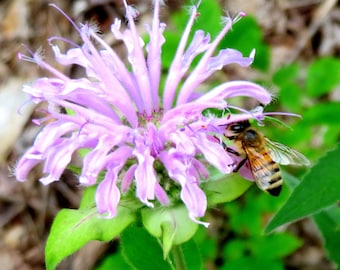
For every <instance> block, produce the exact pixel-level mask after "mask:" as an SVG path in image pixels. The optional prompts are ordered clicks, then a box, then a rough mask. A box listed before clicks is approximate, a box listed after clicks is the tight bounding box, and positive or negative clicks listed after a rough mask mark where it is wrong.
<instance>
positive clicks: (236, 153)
mask: <svg viewBox="0 0 340 270" xmlns="http://www.w3.org/2000/svg"><path fill="white" fill-rule="evenodd" d="M223 146H224V150H226V151H227V152H229V153H230V154H233V155H235V156H238V157H239V156H240V153H239V152H237V151H236V150H234V149H232V148H230V147H228V146H226V145H223Z"/></svg>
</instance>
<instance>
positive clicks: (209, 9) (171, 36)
mask: <svg viewBox="0 0 340 270" xmlns="http://www.w3.org/2000/svg"><path fill="white" fill-rule="evenodd" d="M50 2H51V1H45V0H2V1H0V16H1V20H0V266H1V267H0V268H1V269H7V270H12V269H23V270H25V269H37V270H38V269H45V265H44V246H45V241H46V238H47V236H48V232H49V229H50V226H51V223H52V221H53V218H54V216H55V215H56V213H57V212H58V211H59V210H60V209H61V208H76V207H77V206H78V204H79V201H80V196H81V192H82V190H81V188H80V187H79V186H78V185H77V178H76V176H75V175H73V173H71V172H68V171H66V172H65V173H64V175H63V177H62V179H61V180H62V181H59V182H57V183H53V184H51V185H49V186H42V184H40V183H39V182H38V181H36V180H37V179H38V178H39V173H40V170H39V168H37V169H36V171H35V172H34V173H33V174H31V176H30V179H29V180H28V181H26V182H25V183H19V182H17V181H16V180H15V178H14V177H13V175H12V171H13V168H15V164H16V161H17V160H18V158H19V157H20V156H21V155H22V154H23V153H24V151H25V150H26V149H27V148H28V147H29V146H30V145H31V144H32V142H33V140H34V138H35V136H36V134H37V132H38V131H39V127H37V126H35V125H33V124H32V119H34V118H37V117H38V116H39V109H43V108H42V107H43V105H39V106H40V108H36V106H34V104H31V103H26V101H27V100H28V97H27V96H26V95H25V93H24V92H23V91H22V85H24V84H29V83H31V82H33V81H34V80H35V79H36V78H37V77H41V76H47V75H48V74H47V73H46V72H45V71H44V70H41V69H39V68H38V67H37V66H36V65H34V64H32V63H29V62H26V61H20V60H19V59H18V57H17V54H18V53H19V52H22V53H24V54H27V55H28V54H29V53H28V52H27V48H29V49H31V50H32V51H36V50H38V49H39V48H42V50H43V55H44V57H45V59H46V60H47V62H49V63H52V64H55V63H54V60H53V54H52V51H51V49H50V47H49V45H48V42H47V39H48V38H49V37H51V36H63V37H65V38H68V39H70V40H73V41H74V42H78V41H79V36H78V34H77V32H76V31H75V29H74V28H73V27H72V25H71V24H70V23H69V22H68V21H67V20H66V18H65V17H64V16H63V15H62V14H60V13H59V12H58V11H57V10H55V9H53V8H51V7H49V6H48V4H49V3H50ZM128 2H129V4H133V5H134V6H135V7H136V8H137V9H138V10H139V12H140V16H139V17H138V19H137V21H138V27H139V28H140V31H141V32H142V33H145V28H144V24H145V23H146V22H150V20H151V17H150V15H151V10H152V9H151V1H137V0H135V1H128ZM55 3H56V4H57V5H58V6H59V7H60V8H61V9H62V10H64V11H65V12H66V13H67V14H68V15H69V16H70V17H71V18H72V19H73V20H74V21H76V22H77V23H81V22H84V21H93V22H97V23H98V25H99V26H100V29H101V31H102V33H103V38H104V39H105V40H107V42H109V43H110V44H111V45H112V46H113V47H115V48H116V49H117V50H118V51H119V50H120V49H121V46H120V45H121V44H120V43H119V42H117V41H115V40H114V39H113V37H112V36H111V35H110V33H109V27H110V24H111V23H112V21H113V19H114V18H116V17H118V18H120V19H122V20H123V21H124V8H123V6H122V2H121V0H112V1H109V0H87V1H86V0H78V1H77V0H73V1H56V2H55ZM190 3H191V2H190ZM190 3H186V2H185V1H184V0H183V1H182V0H168V1H166V7H163V8H162V10H161V18H162V21H165V22H166V23H167V25H168V26H167V31H166V32H167V33H166V35H165V36H166V39H167V43H166V44H165V45H164V47H163V63H164V66H163V71H164V74H166V73H167V69H168V67H169V64H170V63H171V59H172V56H173V54H174V50H175V49H176V44H177V41H178V40H179V38H180V35H181V33H182V30H183V28H184V26H185V24H186V20H187V18H188V14H187V11H186V10H185V9H184V8H183V6H184V5H187V4H190ZM199 11H200V16H199V17H198V18H197V21H196V24H195V29H203V30H205V31H207V32H210V33H211V36H215V35H216V34H217V33H218V32H219V30H220V29H221V16H223V15H225V14H229V15H233V14H236V13H237V12H239V11H244V12H246V13H247V15H248V16H247V17H245V18H244V19H242V20H241V21H240V22H238V23H237V24H236V25H234V26H233V29H232V30H231V31H230V33H228V35H227V37H226V38H225V39H224V40H223V41H222V43H221V44H220V48H226V47H231V48H236V49H238V50H240V51H242V52H243V53H244V54H245V55H249V53H250V51H251V50H252V49H253V48H256V58H255V62H254V64H253V65H252V68H247V69H245V68H241V67H238V66H228V67H226V68H225V69H224V70H223V71H222V72H220V73H219V74H218V75H214V77H213V78H211V79H209V81H207V82H206V85H207V89H209V87H211V86H213V85H214V84H218V83H220V82H222V81H227V80H236V79H237V80H250V81H255V82H258V83H260V84H261V85H264V86H265V87H266V88H267V89H269V90H270V91H271V92H273V93H274V94H275V96H276V98H275V101H274V102H273V104H271V105H270V106H269V107H268V108H266V110H268V111H282V112H292V113H296V114H301V115H302V116H303V119H298V118H292V117H289V118H286V117H284V118H280V120H282V121H284V123H286V124H287V125H289V126H290V127H291V129H288V128H287V127H283V126H281V125H278V124H277V123H273V122H269V123H266V126H265V127H263V128H261V131H262V132H263V133H265V134H266V136H267V137H269V138H271V139H272V140H275V141H279V142H281V143H283V144H286V145H289V146H290V147H292V148H295V149H297V150H298V151H300V152H302V153H304V154H305V155H306V156H307V157H308V158H309V159H310V160H311V162H312V164H313V163H315V162H316V161H317V160H318V159H319V158H320V156H322V155H323V154H324V153H325V152H327V151H328V150H330V149H332V148H334V147H335V145H336V143H337V142H338V141H339V138H340V136H339V135H340V103H339V101H340V59H339V55H340V2H339V1H336V0H272V1H268V0H253V1H243V0H220V1H218V0H203V1H202V5H201V8H200V9H199ZM64 45H65V44H64ZM61 46H62V44H61ZM65 49H66V48H65ZM57 66H58V65H57ZM58 68H59V69H60V70H61V71H62V72H64V73H66V74H68V75H69V76H71V77H76V76H79V70H77V68H76V67H72V68H67V69H66V68H65V67H62V66H58ZM234 102H235V103H241V105H242V106H245V107H247V106H250V105H249V103H248V101H244V100H235V101H234ZM36 109H38V110H36ZM285 169H286V170H287V174H289V175H294V176H295V177H296V178H297V179H301V176H302V175H303V174H304V173H305V172H306V170H305V169H304V168H302V169H301V168H300V169H296V168H288V167H287V168H285ZM320 181H322V179H320ZM287 196H288V191H285V189H284V191H283V194H282V196H280V198H272V197H270V196H267V195H266V194H264V193H262V192H260V191H259V190H258V189H257V188H256V187H251V188H250V189H249V191H247V192H246V194H244V195H243V196H242V197H240V198H239V199H238V200H237V201H234V202H232V203H229V204H225V205H221V206H219V207H216V208H213V209H210V211H209V213H208V214H207V219H208V220H209V221H210V222H211V223H212V226H211V227H210V228H209V231H208V234H207V233H206V231H205V229H204V228H201V230H199V231H198V233H197V235H196V237H195V239H196V242H197V245H198V248H199V249H200V250H201V252H202V260H203V262H204V267H205V269H242V270H243V269H271V270H273V269H274V270H276V269H291V270H293V269H303V270H307V269H308V270H309V269H310V270H314V269H315V270H323V269H325V270H327V269H336V267H335V265H334V264H333V263H332V262H331V260H330V259H328V258H327V252H326V251H325V249H324V248H323V241H322V238H321V236H320V233H319V231H318V230H317V228H316V226H315V224H314V222H313V221H311V220H310V219H304V220H302V221H299V222H296V223H294V224H291V225H289V226H285V227H284V228H282V230H281V231H280V232H279V233H277V234H271V235H269V236H265V235H264V234H263V228H264V227H265V225H266V224H267V223H268V221H269V219H270V217H271V216H272V213H274V212H275V211H277V210H278V209H279V207H280V206H281V205H282V203H283V201H284V200H285V199H286V198H287ZM65 244H66V243H65ZM339 246H340V243H339ZM108 254H113V256H108ZM114 267H115V268H114ZM58 269H63V270H64V269H75V270H78V269H82V270H84V269H130V268H128V266H127V265H124V263H123V261H122V258H121V255H120V248H119V240H118V239H117V240H115V241H112V242H110V243H99V242H95V241H93V242H91V243H89V244H88V245H86V246H85V247H84V248H83V249H81V250H80V251H79V252H77V253H76V254H75V255H73V256H71V257H70V258H68V259H67V260H65V261H64V262H63V263H62V264H61V265H60V266H59V268H58Z"/></svg>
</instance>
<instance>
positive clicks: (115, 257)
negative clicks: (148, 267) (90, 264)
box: [95, 248, 133, 270]
mask: <svg viewBox="0 0 340 270" xmlns="http://www.w3.org/2000/svg"><path fill="white" fill-rule="evenodd" d="M112 269H124V270H133V268H132V266H131V265H129V264H128V263H127V262H126V259H125V258H124V256H123V255H122V252H121V248H119V249H118V251H117V252H114V253H111V254H109V255H107V256H106V257H105V258H104V259H103V261H101V263H100V264H99V266H98V267H96V268H95V270H112Z"/></svg>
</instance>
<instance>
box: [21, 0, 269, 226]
mask: <svg viewBox="0 0 340 270" xmlns="http://www.w3.org/2000/svg"><path fill="white" fill-rule="evenodd" d="M160 2H161V1H160V0H156V1H155V3H154V15H153V20H152V23H151V25H149V26H147V31H148V34H149V36H150V41H149V43H148V44H147V45H146V46H144V42H143V40H142V39H141V37H140V36H139V34H138V33H137V30H136V26H135V23H134V16H135V15H136V11H135V10H134V9H133V8H132V7H131V6H128V5H127V4H126V2H125V1H124V4H125V8H126V11H127V12H126V17H127V21H128V25H129V27H128V28H127V29H125V30H121V21H120V20H118V19H116V20H115V22H114V23H113V25H112V27H111V31H112V34H113V36H114V37H115V38H116V39H117V40H121V41H122V42H123V43H124V44H125V47H126V59H122V58H120V56H118V54H117V53H116V52H115V51H114V50H113V49H112V48H110V47H109V45H108V44H107V43H105V41H104V40H103V39H102V38H101V37H100V35H98V34H97V33H96V31H95V29H94V28H93V27H91V26H90V25H87V24H85V25H81V26H80V27H77V26H76V25H75V24H74V23H73V22H72V21H71V20H70V21H71V23H72V24H73V25H74V27H75V28H76V30H77V31H78V32H79V34H80V37H81V39H82V44H81V45H76V44H74V43H73V42H72V41H69V40H66V39H64V38H57V37H53V38H51V39H50V43H51V44H52V43H53V41H55V40H57V39H61V40H64V41H66V42H67V43H69V44H71V45H73V47H74V48H72V49H69V50H68V51H67V52H66V53H62V52H61V51H60V50H59V47H58V46H57V45H53V44H52V49H53V51H54V53H55V58H56V60H57V61H58V62H59V63H60V64H62V65H73V64H76V65H78V66H80V67H83V69H84V71H85V74H86V76H85V77H84V78H79V79H72V78H69V77H68V76H66V75H64V74H62V73H61V72H59V71H58V70H56V69H55V68H54V67H52V66H50V65H49V64H48V63H46V62H45V61H43V60H42V59H41V57H40V56H39V54H33V57H32V58H31V59H28V57H26V56H22V55H20V56H21V58H24V59H28V60H30V61H34V62H35V63H37V64H38V65H39V66H40V67H42V68H45V69H46V70H48V71H49V72H50V73H51V74H52V76H51V77H50V78H39V79H37V81H36V82H35V83H34V84H33V85H31V86H25V87H24V91H25V92H27V93H28V94H30V96H31V100H32V101H33V102H35V103H40V102H47V104H48V108H47V111H46V116H45V117H44V118H42V119H39V120H36V123H37V124H39V125H43V129H42V130H41V131H40V133H39V135H38V136H37V138H36V139H35V142H34V144H33V146H32V147H31V148H30V149H28V150H27V152H26V153H25V154H24V155H23V157H22V158H21V159H20V160H19V162H18V164H17V168H16V177H17V179H18V180H19V181H25V180H26V179H27V175H28V173H29V172H30V170H31V169H32V168H33V167H34V166H36V165H37V164H39V163H40V162H43V163H44V167H43V173H44V177H43V178H41V179H40V181H41V182H42V183H43V184H49V183H51V182H53V181H58V180H59V179H60V177H61V175H62V173H63V171H64V170H65V168H66V167H67V165H68V164H69V163H70V161H71V157H72V155H73V154H74V153H75V152H76V151H78V150H79V149H87V150H88V152H87V153H86V154H85V155H84V158H83V166H82V171H81V175H80V176H79V182H80V183H81V184H83V185H84V186H90V185H94V184H98V182H99V185H98V187H97V191H96V198H95V199H96V204H97V209H98V211H99V213H101V214H106V216H107V217H108V218H111V217H114V216H115V215H116V211H117V206H118V204H119V202H120V198H121V196H128V194H131V192H132V191H133V192H135V196H136V197H137V198H138V199H139V200H140V201H141V202H142V203H143V204H145V205H146V206H148V207H154V205H155V204H156V203H160V204H162V205H169V204H170V205H171V204H175V203H178V201H180V200H181V201H182V202H183V203H184V204H185V205H186V207H187V209H188V212H189V216H190V218H191V219H192V220H194V221H195V222H198V223H201V224H203V225H207V224H206V223H204V222H201V221H199V220H198V218H200V217H203V216H204V214H205V212H206V208H207V198H206V195H205V193H204V191H203V190H202V189H201V188H200V183H201V181H202V179H204V178H208V175H209V173H208V170H207V168H208V166H214V167H216V168H217V169H219V170H220V171H221V172H222V173H224V174H228V173H231V172H232V170H233V168H234V166H235V164H234V157H233V156H230V155H229V153H228V152H226V151H225V150H224V148H223V145H222V144H221V143H220V142H219V141H218V140H216V139H215V137H218V136H222V134H223V130H224V127H225V125H228V123H231V122H235V121H239V120H244V119H248V118H256V119H262V117H263V113H262V111H259V112H256V113H250V112H246V111H245V110H242V109H240V110H241V111H243V113H242V114H228V117H225V118H216V117H213V116H204V115H203V114H202V111H203V110H205V109H207V108H218V109H228V107H230V106H229V105H228V103H227V99H228V98H231V97H235V96H248V97H251V98H254V99H256V100H258V101H259V102H260V103H261V104H264V105H265V104H268V103H269V102H270V100H271V95H270V94H269V93H268V92H267V91H266V90H265V89H264V88H262V87H261V86H259V85H256V84H254V83H251V82H247V81H232V82H225V83H222V84H221V85H218V86H216V87H214V88H212V89H210V90H209V91H207V92H206V94H198V92H197V91H196V90H197V88H198V87H199V86H200V84H202V83H203V82H204V81H205V80H206V79H207V78H209V77H210V76H211V75H212V74H213V73H214V72H215V71H217V70H220V69H221V68H222V67H223V66H225V65H227V64H230V63H237V64H239V65H241V66H244V67H246V66H249V65H250V64H251V63H252V61H253V57H254V53H253V52H252V53H251V55H250V56H249V57H243V56H242V54H241V53H240V52H238V51H237V50H234V49H223V50H220V51H218V52H217V51H216V50H217V49H216V48H217V45H218V44H219V42H220V41H221V39H222V38H223V37H224V36H225V35H226V33H227V32H228V30H229V29H230V28H231V27H232V24H233V23H235V22H236V21H237V20H238V19H239V18H240V17H241V16H242V14H240V15H239V16H237V17H236V18H234V19H231V18H226V19H225V20H224V26H223V28H222V30H221V32H220V33H219V34H218V36H217V37H216V38H215V39H213V40H211V39H210V36H209V34H205V33H204V32H203V31H201V30H199V31H196V32H195V33H194V35H193V39H192V40H191V41H189V33H190V30H191V28H192V25H193V23H194V21H195V18H196V16H197V15H198V13H197V8H198V6H193V7H192V9H191V12H190V13H191V15H190V19H189V21H188V24H187V26H186V28H185V31H184V33H183V35H182V38H181V40H180V43H179V44H178V48H177V52H176V54H175V57H174V59H173V62H172V64H171V67H170V69H169V71H168V75H167V78H166V80H165V85H164V88H163V89H161V87H160V79H161V66H162V63H161V49H162V45H163V43H164V42H165V39H164V36H163V31H164V30H165V24H164V23H161V22H160V21H159V9H160ZM65 16H66V15H65ZM67 18H68V17H67ZM197 55H201V59H200V61H199V62H198V64H197V65H196V66H195V67H193V66H192V61H193V60H194V59H195V57H196V56H197ZM126 62H127V64H126ZM189 69H191V70H190V71H189ZM161 93H162V94H161ZM60 107H63V108H66V110H67V111H68V112H69V113H68V114H65V113H62V112H61V111H60V110H59V108H60ZM234 108H235V107H234ZM103 172H104V178H103V179H102V180H101V181H99V179H98V178H99V174H100V173H103ZM174 189H177V190H179V192H177V193H176V192H173V190H174ZM170 191H171V192H170Z"/></svg>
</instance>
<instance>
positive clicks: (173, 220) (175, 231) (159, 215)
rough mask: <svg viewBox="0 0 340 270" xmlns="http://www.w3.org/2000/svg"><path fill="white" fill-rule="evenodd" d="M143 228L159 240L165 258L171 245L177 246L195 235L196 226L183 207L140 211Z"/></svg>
mask: <svg viewBox="0 0 340 270" xmlns="http://www.w3.org/2000/svg"><path fill="white" fill-rule="evenodd" d="M142 218H143V224H144V226H145V228H146V229H147V230H148V231H149V233H150V234H152V235H153V236H155V237H157V238H160V239H161V240H162V245H163V252H164V254H163V256H164V258H166V257H167V256H168V253H169V252H170V250H171V248H172V246H173V245H179V244H182V243H184V242H186V241H188V240H189V239H190V238H192V237H193V235H194V234H195V233H196V231H197V228H198V224H197V223H195V222H193V221H192V220H191V219H190V218H189V214H188V210H187V208H186V207H185V206H184V205H180V206H175V207H166V208H164V207H159V208H156V209H155V208H153V209H150V208H144V209H142Z"/></svg>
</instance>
